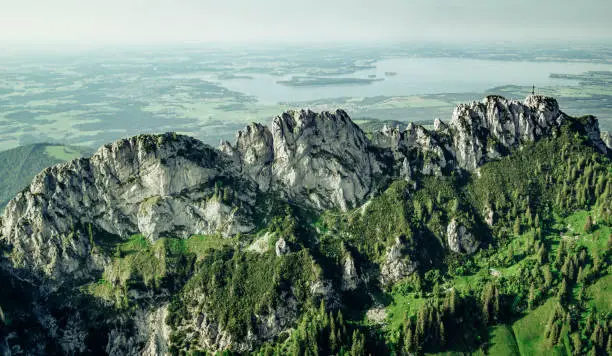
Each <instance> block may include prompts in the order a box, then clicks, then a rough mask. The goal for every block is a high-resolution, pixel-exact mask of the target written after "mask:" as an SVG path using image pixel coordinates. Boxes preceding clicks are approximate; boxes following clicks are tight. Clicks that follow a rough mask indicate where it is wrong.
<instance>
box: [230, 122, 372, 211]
mask: <svg viewBox="0 0 612 356" xmlns="http://www.w3.org/2000/svg"><path fill="white" fill-rule="evenodd" d="M221 151H223V152H225V153H227V154H228V155H230V156H231V157H233V158H234V159H235V160H236V162H239V163H240V165H241V167H242V171H243V172H244V173H246V175H247V176H249V177H251V178H252V179H253V180H254V181H256V182H257V183H258V185H259V188H260V189H262V190H264V191H267V190H269V189H273V190H279V191H280V192H281V193H283V195H284V196H286V197H287V198H289V199H291V200H296V201H301V202H306V203H307V204H309V205H311V206H313V207H315V208H317V209H329V208H340V209H342V210H346V209H347V208H349V207H355V206H357V205H358V204H359V203H360V202H361V201H363V200H364V199H365V198H366V197H367V196H369V195H370V194H371V193H372V192H373V190H374V186H375V185H376V184H377V182H376V180H375V177H376V175H380V173H382V171H381V164H380V163H379V162H378V160H377V159H376V156H375V155H374V153H373V152H372V151H371V150H370V143H369V140H368V139H367V138H366V137H365V134H364V132H363V131H362V130H361V129H360V128H359V127H358V126H357V125H355V124H354V123H353V122H352V121H351V119H350V118H349V117H348V115H347V114H346V112H344V111H342V110H338V111H336V112H334V113H330V112H323V113H314V112H312V111H305V110H301V111H288V112H286V113H284V114H283V115H280V116H277V117H275V118H274V120H273V121H272V125H271V126H270V127H265V126H261V125H258V124H252V125H250V126H248V127H247V128H246V129H245V130H242V131H240V132H239V133H238V136H237V140H236V144H235V146H232V145H230V144H229V143H227V142H224V143H222V144H221Z"/></svg>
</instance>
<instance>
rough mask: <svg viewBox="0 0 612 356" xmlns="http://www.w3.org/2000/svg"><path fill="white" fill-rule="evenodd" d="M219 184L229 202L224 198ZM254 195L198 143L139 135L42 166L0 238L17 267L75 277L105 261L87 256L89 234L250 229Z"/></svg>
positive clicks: (10, 210)
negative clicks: (60, 161)
mask: <svg viewBox="0 0 612 356" xmlns="http://www.w3.org/2000/svg"><path fill="white" fill-rule="evenodd" d="M223 183H225V186H224V189H228V190H229V191H230V192H231V193H232V194H229V193H228V194H227V195H228V196H230V195H231V196H232V197H233V199H234V200H233V201H231V202H229V201H224V197H223V196H221V193H220V192H221V188H219V186H220V185H222V184H223ZM256 194H257V188H256V187H255V185H254V184H250V183H249V181H247V180H243V179H242V178H240V177H239V176H238V172H237V171H236V169H235V167H234V166H233V165H232V164H231V162H230V161H229V160H227V159H226V158H224V156H223V155H222V154H220V153H219V152H218V151H216V150H214V149H213V148H211V147H209V146H207V145H204V144H203V143H201V142H200V141H198V140H196V139H193V138H190V137H186V136H180V135H174V134H164V135H145V136H137V137H132V138H130V139H125V140H119V141H117V142H114V143H112V144H109V145H106V146H104V147H102V148H100V149H99V150H98V151H97V152H96V153H95V154H94V155H93V156H92V157H91V158H82V159H78V160H74V161H71V162H68V163H65V164H61V165H56V166H53V167H50V168H48V169H45V170H44V171H43V172H41V173H40V174H38V175H37V176H36V177H35V178H34V180H33V181H32V183H31V184H30V186H29V187H28V188H26V189H25V190H24V191H23V192H21V193H19V194H18V195H17V197H15V198H14V199H13V200H11V201H10V202H9V204H8V205H7V209H5V211H4V216H3V218H2V220H3V225H2V231H1V233H2V235H3V238H4V239H5V240H6V242H7V243H8V244H9V245H11V246H12V248H13V250H12V253H11V258H12V261H13V263H14V264H15V265H17V266H28V268H29V269H31V270H34V271H38V272H42V273H43V274H44V275H47V276H53V277H59V276H62V275H63V276H67V277H68V278H69V279H72V278H80V277H85V276H90V275H91V272H92V270H95V269H100V265H101V264H103V263H104V261H101V260H99V259H98V258H97V257H96V256H95V254H91V253H90V251H92V249H94V248H95V246H96V242H95V240H94V237H96V236H100V235H101V234H105V235H116V236H119V237H127V236H129V235H132V234H137V233H142V234H144V235H146V236H147V237H148V238H149V239H151V240H155V239H157V238H158V237H160V236H178V237H187V236H190V235H192V234H210V233H215V232H220V233H222V234H225V235H233V234H235V233H237V232H245V231H250V230H251V229H252V228H253V227H254V225H253V222H252V220H251V219H249V218H248V217H249V215H250V214H251V213H252V212H253V211H254V209H255V207H254V204H255V198H256ZM236 206H240V207H241V209H238V210H237V209H235V207H236ZM58 280H59V278H58Z"/></svg>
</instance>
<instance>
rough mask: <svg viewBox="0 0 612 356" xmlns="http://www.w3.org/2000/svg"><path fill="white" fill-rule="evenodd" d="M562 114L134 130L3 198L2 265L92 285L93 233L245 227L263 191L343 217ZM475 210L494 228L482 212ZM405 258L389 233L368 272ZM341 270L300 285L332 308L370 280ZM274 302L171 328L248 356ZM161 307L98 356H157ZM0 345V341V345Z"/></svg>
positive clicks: (545, 101) (407, 265)
mask: <svg viewBox="0 0 612 356" xmlns="http://www.w3.org/2000/svg"><path fill="white" fill-rule="evenodd" d="M566 120H568V117H567V116H566V115H565V114H564V113H563V112H561V111H560V110H559V107H558V104H557V102H556V101H555V100H554V99H551V98H546V97H542V96H529V97H528V98H527V99H526V100H525V101H524V102H518V101H508V100H506V99H504V98H501V97H498V96H490V97H487V98H485V99H484V100H483V101H482V102H473V103H470V104H466V105H459V106H458V107H457V108H456V109H455V111H454V113H453V116H452V119H451V121H450V123H449V124H446V123H444V122H442V121H441V120H439V119H436V121H435V122H434V128H433V130H428V129H426V128H425V127H423V126H420V125H414V124H410V125H408V126H407V127H406V129H404V130H400V129H399V128H387V127H386V128H384V129H383V130H381V131H379V132H375V133H373V135H372V138H371V139H369V138H368V137H367V136H366V134H365V133H364V132H363V131H362V130H361V129H360V128H359V127H358V126H357V125H355V124H354V123H353V122H352V121H351V120H350V118H349V117H348V115H347V114H346V113H345V112H344V111H341V110H338V111H336V112H333V113H330V112H323V113H314V112H312V111H305V110H302V111H289V112H286V113H284V114H282V115H280V116H277V117H275V118H274V119H273V121H272V124H271V125H270V126H264V125H261V124H251V125H249V126H248V127H247V128H246V129H244V130H242V131H240V132H239V133H238V136H237V139H236V143H235V144H230V143H228V142H224V143H222V145H221V147H220V149H219V150H216V149H214V148H211V147H209V146H207V145H205V144H203V143H201V142H200V141H198V140H196V139H193V138H189V137H185V136H180V135H175V134H163V135H143V136H137V137H132V138H130V139H124V140H119V141H117V142H114V143H112V144H109V145H106V146H104V147H102V148H100V149H99V150H98V151H97V152H96V153H95V154H94V155H93V156H92V157H91V158H83V159H78V160H74V161H71V162H68V163H65V164H61V165H57V166H54V167H51V168H48V169H46V170H44V171H43V172H41V173H40V174H39V175H37V176H36V177H35V178H34V180H33V181H32V184H31V185H30V186H29V187H28V188H26V189H25V190H24V191H23V192H21V193H19V194H18V195H17V196H16V197H15V198H14V199H13V200H11V201H10V202H9V204H8V206H7V208H6V210H5V211H4V215H3V216H2V218H0V240H1V242H2V243H3V244H6V245H9V246H11V249H12V250H11V253H10V254H9V258H10V263H11V264H12V266H16V267H22V268H23V269H22V270H21V271H20V272H19V274H20V275H21V277H25V279H27V280H34V281H44V283H42V284H41V291H43V292H44V293H42V294H43V295H44V294H45V293H47V292H49V291H51V290H54V289H57V288H59V287H61V284H62V283H64V282H66V281H84V282H91V281H92V280H93V279H92V278H93V277H92V276H94V275H95V274H96V273H97V272H100V271H102V270H104V268H105V267H106V266H108V264H109V263H110V257H109V256H107V255H105V254H104V253H100V251H98V248H99V246H98V243H97V241H96V237H99V236H102V237H103V238H104V237H105V236H106V237H108V236H112V237H114V238H118V239H120V240H121V239H125V238H127V237H129V236H130V235H132V234H137V233H140V234H143V235H144V236H145V237H146V238H148V239H149V240H150V241H155V240H157V239H159V238H160V237H178V238H186V237H189V236H191V235H194V234H220V235H222V236H225V237H229V236H233V235H236V234H237V233H243V232H252V231H253V230H254V229H256V228H257V227H259V226H261V224H264V223H265V222H266V221H265V219H263V218H262V215H265V210H266V209H267V208H268V207H267V206H266V204H262V203H261V202H260V198H262V199H263V198H264V197H266V196H270V195H272V196H280V197H281V198H284V199H285V200H288V201H290V202H291V203H294V204H297V205H300V206H303V207H306V208H307V209H309V210H316V211H319V212H320V211H323V210H326V209H337V210H341V211H345V210H348V209H349V208H352V207H357V206H359V205H361V204H363V203H364V202H365V201H366V200H367V199H369V198H371V197H373V196H375V195H376V194H377V193H378V192H379V191H380V190H381V189H382V188H384V187H385V186H386V185H387V183H388V182H389V181H392V180H394V179H398V178H400V179H406V180H413V182H412V183H413V184H416V180H415V178H416V177H418V176H419V175H445V174H450V173H451V172H455V173H458V174H463V173H465V171H476V170H477V169H478V167H480V166H481V165H482V164H484V163H485V162H487V161H489V160H492V159H495V158H497V157H501V156H503V155H506V154H508V153H509V152H510V151H511V150H513V149H516V148H519V147H520V145H521V144H522V143H525V142H530V141H534V140H537V139H538V138H540V137H544V136H548V135H554V134H555V132H556V130H557V129H558V128H559V126H560V125H561V124H562V123H563V122H564V121H566ZM580 120H582V121H581V123H582V127H583V130H584V133H585V134H586V135H587V136H588V137H589V138H590V140H591V142H592V144H593V146H594V147H596V148H597V149H599V150H600V151H602V152H608V151H609V149H608V148H607V147H606V145H608V147H609V146H610V144H611V142H610V141H612V139H611V138H610V136H609V135H608V136H607V137H606V136H602V135H601V134H600V132H599V127H598V123H597V120H596V119H595V118H593V117H585V118H581V119H580ZM602 137H603V138H602ZM268 193H273V194H268ZM483 216H485V221H486V222H487V223H488V224H489V225H492V224H493V221H494V214H493V211H492V210H491V209H490V208H489V210H487V211H485V213H483ZM440 235H441V236H442V235H444V233H443V232H441V233H440ZM266 236H267V235H266ZM445 237H446V241H445V242H446V245H447V247H448V249H450V250H451V251H454V252H456V253H468V254H469V253H474V252H475V251H476V250H477V249H478V247H479V244H478V241H477V239H476V238H475V235H474V233H473V232H472V231H470V229H469V227H466V226H465V224H462V223H461V222H460V221H459V220H457V219H452V220H451V221H450V222H449V224H448V226H447V228H446V236H445ZM268 239H269V237H268V238H265V239H263V240H262V242H263V243H267V241H268ZM290 241H292V240H290ZM251 246H253V245H251ZM268 248H269V249H270V250H272V251H270V253H271V254H273V253H276V255H277V257H275V258H276V259H277V260H280V259H282V258H286V257H287V256H284V255H289V256H291V253H295V251H292V250H293V249H294V244H293V241H292V244H291V249H289V246H288V244H287V242H286V241H285V239H284V238H282V237H281V238H279V239H278V240H277V242H276V244H275V245H274V246H273V247H272V245H270V246H267V245H266V246H263V247H257V248H252V249H251V250H248V249H247V251H248V252H249V253H265V252H266V251H267V250H268ZM381 251H384V249H381ZM415 253H416V252H415V246H412V245H411V246H408V243H407V242H406V241H403V238H402V237H398V238H397V239H396V241H395V244H393V245H392V246H388V247H387V251H386V255H385V257H384V260H382V261H378V262H376V263H375V264H376V266H375V268H373V270H375V271H378V270H380V273H379V274H377V275H376V276H375V278H378V280H379V281H380V284H381V285H382V286H390V285H392V284H393V283H395V282H397V281H399V280H401V279H402V278H405V277H406V276H408V275H410V274H411V273H413V272H414V271H415V270H416V268H417V267H419V263H418V261H419V260H418V259H417V258H413V256H414V254H415ZM339 264H340V266H339V268H341V272H342V276H341V280H340V283H339V285H334V284H333V283H332V282H331V281H328V280H316V281H314V282H313V283H312V284H311V285H309V287H308V289H309V292H310V293H311V294H312V295H315V296H319V297H323V299H325V300H326V301H328V304H327V305H329V306H333V305H337V304H338V303H339V302H338V300H337V295H336V293H335V289H339V290H341V291H352V290H356V289H357V288H358V286H359V284H360V283H361V282H363V283H364V284H365V281H366V280H367V278H369V277H368V272H366V273H363V274H362V276H361V277H362V278H360V276H359V275H358V273H357V268H356V266H355V260H354V258H353V256H352V255H351V254H350V253H346V254H345V255H344V256H343V257H342V259H341V260H340V261H339ZM360 268H361V267H360ZM24 271H27V272H29V275H25V274H24V273H23V272H24ZM15 273H16V274H17V272H15ZM21 277H20V278H21ZM31 277H34V278H31ZM291 288H292V287H291V286H290V287H289V288H288V290H289V291H291V290H292V289H291ZM284 293H288V292H287V291H284ZM165 297H167V296H165ZM205 298H206V296H205V295H204V294H203V293H200V294H194V295H193V296H190V299H189V300H193V301H195V303H194V305H195V304H198V305H200V306H201V305H204V304H205V303H206V300H205ZM162 299H163V298H162ZM283 299H284V300H285V303H284V304H282V305H276V306H274V307H273V308H272V307H271V308H268V309H267V310H264V311H262V312H261V313H260V315H256V316H255V317H254V325H255V327H254V328H253V329H252V330H249V333H248V335H246V336H244V337H242V338H236V337H235V336H234V335H232V334H231V333H229V332H228V331H227V330H226V329H224V327H223V326H221V323H220V322H219V321H218V320H214V318H213V317H211V315H209V314H207V313H206V312H203V311H202V310H201V309H198V308H196V307H194V306H190V307H189V309H188V310H187V314H188V315H187V317H185V318H184V319H183V320H181V321H180V323H179V328H180V329H181V332H184V333H186V334H187V338H188V339H189V342H191V343H192V344H193V345H196V346H198V347H201V348H206V349H210V350H223V349H227V348H231V349H232V350H234V351H238V352H243V351H248V350H251V349H252V348H253V347H254V345H257V344H258V343H259V342H261V341H262V340H270V339H272V338H274V337H276V336H278V335H279V334H280V333H282V332H283V331H286V330H287V329H289V328H291V327H292V326H293V324H294V322H295V321H296V320H297V318H298V316H299V309H300V306H299V305H298V304H297V301H296V298H295V296H294V295H291V294H286V295H284V296H283ZM167 303H168V300H167V299H166V300H162V302H160V303H152V305H150V306H149V307H146V308H143V309H138V310H137V311H135V312H134V313H133V314H130V317H132V319H134V320H135V326H134V328H132V329H127V328H124V324H123V323H121V322H117V323H116V324H117V325H116V327H114V328H113V329H112V330H111V332H110V333H109V335H107V336H108V337H107V339H108V344H107V347H106V351H107V352H108V353H110V354H138V353H140V354H142V353H144V354H151V355H154V354H164V353H166V352H167V349H166V347H167V344H168V339H169V330H168V326H167V325H166V324H165V318H166V315H167V314H168V305H167ZM51 324H53V323H50V325H51ZM81 324H82V321H81V319H80V318H79V315H74V316H71V319H69V320H68V321H67V323H66V325H67V326H66V327H65V328H64V329H63V330H62V332H61V333H60V334H58V335H59V336H58V337H57V338H58V340H59V341H58V342H59V344H60V345H61V347H62V348H63V351H64V352H65V353H78V352H85V351H86V350H85V349H84V344H83V342H82V340H83V339H84V338H85V336H84V334H83V328H84V327H83V326H82V325H81ZM53 325H55V324H53ZM53 327H55V326H53ZM3 345H4V341H3V340H0V350H2V349H3V348H4V346H3Z"/></svg>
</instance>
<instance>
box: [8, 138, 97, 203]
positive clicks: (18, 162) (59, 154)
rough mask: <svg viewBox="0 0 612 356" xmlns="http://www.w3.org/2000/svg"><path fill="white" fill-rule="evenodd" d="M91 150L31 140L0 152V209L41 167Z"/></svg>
mask: <svg viewBox="0 0 612 356" xmlns="http://www.w3.org/2000/svg"><path fill="white" fill-rule="evenodd" d="M91 153H93V149H91V148H87V147H77V146H64V145H58V144H48V143H35V144H31V145H26V146H20V147H17V148H13V149H10V150H7V151H1V152H0V211H1V210H2V209H4V207H5V206H6V204H7V203H8V201H9V200H11V199H12V198H13V197H14V196H15V195H16V194H17V193H18V192H19V191H20V190H21V189H23V188H25V187H26V186H27V185H28V184H29V183H30V182H31V181H32V178H34V176H35V175H36V174H37V173H38V172H40V171H42V170H43V169H44V168H46V167H49V166H52V165H54V164H57V163H62V162H66V161H69V160H71V159H74V158H78V157H82V156H87V155H90V154H91Z"/></svg>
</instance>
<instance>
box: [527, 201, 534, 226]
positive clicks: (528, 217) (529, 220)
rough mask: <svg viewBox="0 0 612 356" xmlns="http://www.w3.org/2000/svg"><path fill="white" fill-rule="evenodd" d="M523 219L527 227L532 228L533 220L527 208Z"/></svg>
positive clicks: (529, 209)
mask: <svg viewBox="0 0 612 356" xmlns="http://www.w3.org/2000/svg"><path fill="white" fill-rule="evenodd" d="M525 217H526V218H527V225H528V226H533V220H532V217H531V208H530V207H529V206H527V211H526V212H525Z"/></svg>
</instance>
